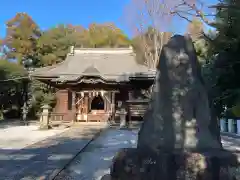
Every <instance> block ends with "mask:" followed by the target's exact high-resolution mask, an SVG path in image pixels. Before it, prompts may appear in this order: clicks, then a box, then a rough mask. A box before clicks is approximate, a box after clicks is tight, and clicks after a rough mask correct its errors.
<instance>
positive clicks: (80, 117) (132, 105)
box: [31, 47, 156, 122]
mask: <svg viewBox="0 0 240 180" xmlns="http://www.w3.org/2000/svg"><path fill="white" fill-rule="evenodd" d="M135 56H136V55H135V53H134V52H133V49H132V48H131V47H130V48H74V47H71V50H70V53H68V55H67V57H66V59H65V61H63V62H61V63H58V64H56V65H52V66H46V67H41V68H38V69H36V70H35V71H34V72H33V73H32V74H31V76H32V77H33V78H34V79H36V80H39V81H41V82H43V83H45V84H47V85H49V86H51V87H54V88H55V89H56V99H57V102H56V106H55V107H54V108H53V109H52V110H51V115H50V120H51V121H61V122H62V121H64V122H81V121H86V122H90V121H108V120H113V121H114V120H115V119H117V116H118V113H117V112H118V111H120V109H124V110H125V111H126V119H128V120H129V121H131V119H132V117H134V116H142V115H143V114H144V112H145V110H146V107H147V105H148V98H147V97H145V96H144V93H143V91H144V90H147V89H148V88H149V87H150V86H151V85H152V84H153V81H154V79H155V73H156V71H155V70H151V69H149V68H148V67H147V66H144V65H140V64H138V63H137V62H136V59H135Z"/></svg>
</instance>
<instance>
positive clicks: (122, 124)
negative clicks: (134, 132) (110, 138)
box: [119, 108, 127, 128]
mask: <svg viewBox="0 0 240 180" xmlns="http://www.w3.org/2000/svg"><path fill="white" fill-rule="evenodd" d="M126 114H127V112H126V110H125V108H121V110H120V112H119V115H120V128H125V127H126V126H127V122H126Z"/></svg>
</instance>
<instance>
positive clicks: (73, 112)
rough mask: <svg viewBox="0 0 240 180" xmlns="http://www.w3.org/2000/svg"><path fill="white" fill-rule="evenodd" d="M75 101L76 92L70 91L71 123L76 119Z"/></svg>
mask: <svg viewBox="0 0 240 180" xmlns="http://www.w3.org/2000/svg"><path fill="white" fill-rule="evenodd" d="M76 103H77V99H76V92H75V91H72V121H73V122H75V121H76V117H77V107H76Z"/></svg>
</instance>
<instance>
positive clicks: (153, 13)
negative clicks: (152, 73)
mask: <svg viewBox="0 0 240 180" xmlns="http://www.w3.org/2000/svg"><path fill="white" fill-rule="evenodd" d="M163 1H164V0H131V2H130V3H129V4H128V7H127V13H126V14H127V16H128V17H127V19H128V22H129V27H130V28H131V29H132V30H133V32H134V35H135V36H138V37H139V38H140V42H139V41H138V43H139V47H140V49H141V52H143V53H144V58H145V62H144V63H145V64H146V65H147V66H148V67H150V68H153V69H154V68H156V65H157V63H158V60H159V51H160V50H161V49H162V47H163V45H164V44H165V43H166V42H167V41H168V39H169V38H170V37H171V33H165V31H167V30H168V29H167V28H166V27H168V26H169V22H170V19H169V18H171V16H165V14H166V12H164V11H163V10H166V7H164V6H165V5H163V3H162V2H163Z"/></svg>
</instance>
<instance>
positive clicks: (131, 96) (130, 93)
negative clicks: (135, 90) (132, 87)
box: [127, 91, 133, 124]
mask: <svg viewBox="0 0 240 180" xmlns="http://www.w3.org/2000/svg"><path fill="white" fill-rule="evenodd" d="M128 99H129V100H133V95H132V91H128ZM130 106H131V102H130V103H128V104H127V111H128V124H131V121H132V119H131V116H132V115H131V110H130Z"/></svg>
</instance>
